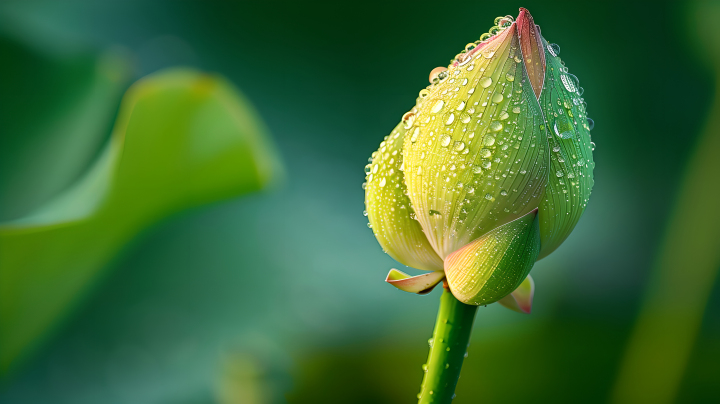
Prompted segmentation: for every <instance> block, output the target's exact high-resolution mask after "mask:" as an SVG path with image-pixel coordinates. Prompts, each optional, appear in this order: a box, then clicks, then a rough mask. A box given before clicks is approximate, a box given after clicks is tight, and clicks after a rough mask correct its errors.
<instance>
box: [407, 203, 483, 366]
mask: <svg viewBox="0 0 720 404" xmlns="http://www.w3.org/2000/svg"><path fill="white" fill-rule="evenodd" d="M485 199H487V200H488V201H492V199H493V197H492V195H490V194H485ZM416 366H417V365H416Z"/></svg>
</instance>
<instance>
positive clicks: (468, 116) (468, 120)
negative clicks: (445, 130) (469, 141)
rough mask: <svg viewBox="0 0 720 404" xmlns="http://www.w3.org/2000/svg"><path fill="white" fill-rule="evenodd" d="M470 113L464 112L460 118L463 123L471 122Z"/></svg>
mask: <svg viewBox="0 0 720 404" xmlns="http://www.w3.org/2000/svg"><path fill="white" fill-rule="evenodd" d="M470 119H471V118H470V115H467V114H464V115H463V117H462V119H461V120H460V121H461V122H462V123H469V122H470Z"/></svg>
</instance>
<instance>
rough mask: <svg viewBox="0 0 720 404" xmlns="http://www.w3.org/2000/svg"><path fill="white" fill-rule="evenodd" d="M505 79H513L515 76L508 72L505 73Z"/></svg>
mask: <svg viewBox="0 0 720 404" xmlns="http://www.w3.org/2000/svg"><path fill="white" fill-rule="evenodd" d="M505 80H507V81H515V76H514V75H512V74H511V73H508V74H506V75H505Z"/></svg>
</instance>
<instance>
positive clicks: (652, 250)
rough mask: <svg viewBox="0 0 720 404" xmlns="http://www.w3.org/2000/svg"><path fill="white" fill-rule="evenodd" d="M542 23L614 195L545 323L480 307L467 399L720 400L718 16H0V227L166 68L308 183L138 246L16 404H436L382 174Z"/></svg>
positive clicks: (157, 230)
mask: <svg viewBox="0 0 720 404" xmlns="http://www.w3.org/2000/svg"><path fill="white" fill-rule="evenodd" d="M519 6H523V7H526V8H528V9H529V10H530V11H531V12H532V14H533V16H534V18H535V21H536V23H538V24H539V25H540V26H541V27H542V34H543V36H544V37H545V38H546V39H547V40H548V41H549V42H554V43H557V44H559V45H560V47H561V57H562V58H563V60H564V61H565V63H566V65H567V66H568V67H569V69H570V72H571V73H573V74H575V75H576V76H578V77H579V79H580V85H581V86H582V87H584V88H585V94H584V98H585V100H586V101H587V103H588V111H589V114H590V116H591V117H592V118H593V119H594V121H595V129H594V130H593V132H592V134H593V141H594V142H595V143H596V144H597V148H596V150H595V160H596V164H597V166H596V167H597V169H596V171H595V175H596V177H595V189H594V192H593V196H592V199H591V201H590V203H589V205H588V208H587V211H586V213H585V215H584V217H583V219H582V220H581V221H580V224H579V225H578V227H577V228H576V230H575V232H574V233H573V235H572V236H571V237H570V238H569V239H568V240H567V241H566V242H565V244H564V245H563V246H562V247H561V248H560V249H559V250H558V251H557V252H555V253H554V254H552V255H551V256H550V257H548V258H546V259H544V260H542V261H541V262H539V263H538V264H537V265H536V266H535V268H534V269H533V271H532V275H533V277H534V279H535V282H536V287H537V289H536V294H535V301H534V307H533V313H532V315H530V316H524V315H519V314H517V313H514V312H510V311H508V310H506V309H503V308H502V307H499V306H498V305H491V306H488V307H487V308H481V309H480V310H479V311H478V316H477V318H476V322H475V329H474V332H473V337H472V342H471V346H470V350H469V357H468V358H467V359H466V362H465V366H464V369H463V373H462V376H461V379H460V382H459V385H458V390H457V399H456V400H455V402H458V403H474V402H485V403H515V402H524V403H527V402H552V403H577V402H587V403H595V402H598V403H599V402H608V401H611V400H613V401H615V402H683V403H706V402H718V401H720V315H718V309H720V293H718V292H719V291H720V289H719V288H718V287H717V285H715V283H716V277H715V275H716V272H717V270H718V269H719V266H720V264H719V263H718V262H717V257H716V256H715V255H713V254H716V253H717V251H718V250H720V238H718V237H716V236H717V233H716V232H715V231H716V230H714V229H716V228H720V220H718V217H717V216H718V215H720V213H719V212H715V209H713V207H715V208H717V206H720V196H719V195H718V191H717V188H718V179H717V178H718V176H719V175H720V163H718V162H716V161H715V160H720V159H717V158H715V157H714V152H715V151H716V150H718V149H720V147H715V146H719V145H718V142H719V141H718V139H720V125H718V124H717V123H714V122H713V121H712V120H711V118H709V117H711V116H720V111H718V110H719V109H720V107H718V105H717V104H716V101H715V97H716V89H715V81H716V80H715V79H716V77H719V76H720V52H719V51H718V49H720V47H719V46H718V44H720V27H718V26H717V24H716V23H714V21H716V20H715V17H720V5H718V4H717V2H711V1H695V2H682V1H666V2H655V3H652V6H648V3H646V2H641V1H606V2H577V1H575V2H572V1H554V2H550V1H544V2H543V1H526V2H522V3H517V2H490V1H457V2H428V1H414V2H391V1H363V2H313V3H304V2H292V1H278V2H275V1H268V2H245V1H241V2H220V1H217V2H213V1H202V2H201V1H193V2H190V1H120V0H118V1H63V2H57V1H7V0H5V1H2V2H1V3H0V61H1V63H0V77H2V79H1V81H0V88H1V93H0V102H1V103H2V104H1V105H0V131H1V132H0V148H1V150H0V170H1V171H2V172H1V173H0V188H1V189H2V191H1V192H3V193H2V194H0V221H9V220H13V219H17V218H20V217H22V216H23V215H26V214H28V213H29V212H31V211H33V210H34V209H36V208H37V207H39V206H41V205H42V204H43V202H46V201H47V200H49V199H50V198H51V197H52V196H54V195H57V194H58V193H59V192H61V191H62V190H63V189H66V188H67V187H68V186H70V185H71V184H72V183H73V182H74V181H75V180H76V179H77V178H79V176H80V175H81V173H82V172H83V171H85V170H87V169H88V167H90V166H91V164H92V162H93V161H94V160H95V158H97V156H98V155H100V153H101V150H103V146H104V145H106V144H107V142H108V141H109V139H110V134H111V128H112V127H113V122H115V119H116V114H117V112H118V109H119V105H120V97H121V95H122V94H123V93H124V92H125V90H127V89H128V87H129V86H130V84H131V83H132V82H134V81H135V80H138V79H139V78H141V77H144V76H146V75H148V74H151V73H154V72H156V71H158V70H160V69H164V68H167V67H176V66H186V67H192V68H196V69H199V70H202V71H208V72H213V73H219V74H221V75H222V76H224V77H226V78H227V79H228V80H229V81H230V82H232V83H233V84H234V85H235V86H237V87H238V88H239V89H240V90H241V91H242V92H243V94H244V96H245V97H246V98H247V99H249V100H250V102H251V103H252V104H253V105H254V106H255V109H257V111H258V113H259V116H260V117H261V118H262V120H263V121H264V125H265V126H267V127H268V129H269V132H270V133H271V135H272V138H273V142H274V143H275V144H276V145H277V149H278V150H279V155H280V157H279V158H280V159H281V160H282V164H283V165H284V167H285V175H284V176H277V178H276V181H275V182H274V185H272V186H270V187H269V188H267V189H266V190H265V191H263V192H261V193H253V194H250V195H245V196H242V197H235V198H231V199H229V200H225V201H223V202H220V203H213V204H211V205H206V206H203V207H201V208H193V209H191V210H184V211H183V212H182V213H176V214H173V215H171V216H170V217H169V218H164V219H163V220H161V221H160V223H159V224H156V225H153V226H149V227H145V228H143V230H142V231H139V233H138V234H137V235H136V236H135V237H132V238H129V239H128V240H126V241H123V245H122V248H121V249H120V250H119V252H118V253H117V254H115V255H114V259H112V260H111V261H110V262H109V263H107V264H104V265H103V266H102V268H100V269H99V270H98V272H97V274H96V275H95V276H94V277H93V278H92V281H91V282H89V284H88V285H87V287H85V288H83V290H82V292H81V293H78V297H77V298H76V300H77V301H76V303H74V304H72V305H71V308H72V310H70V311H68V313H69V314H67V315H63V316H60V317H61V319H60V320H58V322H57V324H56V325H55V326H53V327H50V328H48V330H47V331H45V333H44V335H43V337H42V341H41V342H42V343H37V344H33V349H31V352H30V353H28V354H26V355H24V356H23V359H22V361H21V362H18V363H17V364H15V365H14V366H13V367H12V368H11V370H10V371H8V372H7V373H6V374H5V375H4V376H3V378H2V381H1V382H0V401H1V402H3V403H8V404H10V403H72V404H81V403H221V404H224V403H276V402H286V401H288V402H291V403H340V402H341V403H404V402H413V401H414V397H415V394H417V392H418V391H419V384H420V380H421V378H422V370H421V365H422V364H423V363H424V361H425V358H426V355H427V349H428V346H427V342H426V340H427V339H428V338H429V337H430V336H431V332H432V326H433V322H434V319H435V314H436V310H437V305H438V297H439V291H435V292H433V293H431V294H430V295H428V296H424V297H420V296H415V295H410V294H407V293H402V292H399V291H398V290H396V289H394V288H392V287H390V286H389V285H386V284H384V283H383V282H382V280H383V279H384V276H385V274H386V273H387V271H388V269H389V268H391V267H397V266H398V264H397V263H396V262H394V261H393V260H392V259H391V258H390V257H388V256H387V255H385V254H383V253H382V250H381V248H380V247H379V245H378V244H377V242H376V240H375V238H374V237H373V235H372V232H371V230H370V229H368V228H367V225H366V223H367V221H366V218H364V217H363V215H362V211H363V208H364V201H363V199H364V192H363V190H362V189H361V187H360V185H361V183H362V182H363V178H364V173H363V167H364V165H365V164H366V161H367V158H368V157H369V155H370V153H371V152H372V151H374V150H375V149H376V147H377V145H378V144H379V142H380V141H381V139H382V138H383V136H385V135H386V134H388V133H389V131H390V130H391V129H392V128H393V127H394V126H395V124H396V123H397V122H398V120H399V119H400V117H401V116H402V114H403V113H404V112H406V111H407V110H408V109H409V108H410V107H412V105H413V103H414V100H415V97H416V96H417V92H418V91H419V90H420V89H421V88H423V87H424V86H426V85H427V77H428V73H429V71H430V70H431V69H432V68H434V67H436V66H444V65H447V63H448V61H449V60H450V58H451V57H452V56H453V55H455V54H456V53H457V52H458V51H459V50H460V49H462V48H463V46H464V45H465V44H466V43H468V42H471V41H473V40H475V39H477V38H478V37H479V35H480V34H482V33H483V32H486V31H487V29H488V28H489V27H490V26H491V25H492V21H493V19H494V18H495V17H496V16H501V15H506V14H512V15H516V14H517V9H518V7H519ZM108 77H109V79H107V78H108ZM713 111H715V112H717V114H714V113H713ZM55 127H59V128H61V129H59V130H47V128H55ZM98 134H99V135H98ZM695 150H700V152H702V151H705V152H707V153H709V154H708V156H710V157H707V156H706V157H705V160H703V158H702V157H703V155H702V153H700V152H696V151H695ZM707 153H706V154H707ZM698 156H700V157H698ZM698 161H699V162H698ZM239 164H240V163H239ZM688 167H689V168H688ZM693 181H694V182H693ZM688 184H690V185H688ZM693 184H700V185H697V186H696V187H695V188H693ZM236 194H237V193H236ZM141 196H142V195H138V197H141ZM176 211H177V209H175V210H173V211H172V212H168V213H175V212H176ZM687 215H689V216H687ZM693 215H694V216H693ZM673 223H675V225H673ZM677 223H680V224H677ZM682 224H684V225H685V227H683V226H682ZM716 224H717V226H715V225H716ZM668 226H670V227H668ZM678 226H679V227H678ZM668 228H669V229H670V230H667V229H668ZM683 231H686V232H687V233H683ZM673 237H675V238H680V239H681V240H684V241H686V242H687V243H688V244H689V245H691V246H694V247H695V248H696V250H692V251H690V247H688V248H685V247H676V248H675V249H674V250H673V246H678V245H680V244H678V243H677V242H676V241H675V239H674V238H673ZM2 248H7V246H2ZM673 251H674V252H673ZM663 253H665V254H666V255H668V256H663V255H662V254H663ZM690 253H692V254H691V258H697V260H696V261H688V260H687V259H685V260H683V254H690ZM703 254H704V255H703ZM663 257H664V258H663ZM82 258H83V255H82V254H80V253H79V255H78V257H77V259H78V260H81V259H82ZM673 260H674V261H673ZM665 262H680V263H682V265H669V264H668V265H665V266H663V263H665ZM6 264H7V263H3V262H0V265H6ZM0 270H2V271H7V270H8V268H7V267H6V266H3V267H1V268H0ZM686 279H690V281H688V282H687V284H684V283H683V282H684V280H686ZM668 283H669V284H671V285H679V289H678V290H672V288H670V291H669V292H667V293H666V289H667V288H664V286H663V285H667V284H668ZM693 299H695V300H693ZM691 301H692V302H694V303H693V304H690V303H689V302H691ZM658 302H660V303H658ZM686 303H687V304H686ZM663 304H665V305H666V306H667V308H665V306H663ZM669 311H672V315H667V316H666V315H665V313H667V312H669ZM648 313H650V314H648ZM643 316H645V317H643ZM638 318H646V320H647V319H648V318H649V320H647V321H646V322H645V323H647V324H650V325H647V324H646V325H647V326H646V327H644V328H643V326H639V325H637V324H640V323H638ZM688 319H690V320H688ZM693 319H696V320H697V321H695V320H693ZM691 320H692V321H691ZM653 321H655V322H654V323H653ZM693 321H694V322H693ZM645 323H642V324H645ZM653 324H654V325H653ZM638 330H640V331H638ZM642 330H646V331H642ZM647 330H650V331H647ZM653 330H654V331H653ZM678 330H680V331H678ZM693 330H697V333H695V332H694V331H693ZM655 331H657V332H655ZM685 331H687V332H686V334H687V335H686V334H682V333H683V332H685ZM676 334H677V338H675V336H676ZM680 334H682V335H680ZM654 336H658V338H660V339H658V340H654V339H652V338H653V337H654ZM662 338H665V340H662ZM631 341H634V342H631ZM648 346H650V347H657V348H658V349H656V350H654V351H652V356H651V359H653V360H657V364H656V363H655V362H653V360H651V361H648V360H647V357H646V356H643V355H646V353H644V352H645V351H643V347H648ZM638 347H639V348H638ZM636 348H637V349H636ZM665 357H673V358H676V359H677V358H679V359H677V360H674V361H668V362H663V358H665ZM633 358H634V359H633ZM637 363H640V364H641V365H637ZM642 364H646V365H648V366H650V369H651V371H650V372H644V370H647V369H643V368H642ZM664 365H667V366H666V367H668V369H669V370H668V369H666V371H665V370H663V369H664V368H663V366H664ZM653 369H654V371H656V373H657V374H655V373H653V371H652V370H653ZM657 383H660V384H664V385H668V386H670V387H668V389H667V391H664V392H663V389H662V388H661V389H659V391H661V393H658V394H660V395H661V396H658V397H654V398H652V399H649V398H647V396H643V393H642V392H643V391H644V390H643V389H647V388H648V386H651V387H652V386H653V385H654V384H657ZM633 394H638V397H640V398H638V399H637V400H634V401H633V400H630V401H628V400H629V398H628V397H632V396H633ZM642 397H646V399H645V400H644V399H643V398H642Z"/></svg>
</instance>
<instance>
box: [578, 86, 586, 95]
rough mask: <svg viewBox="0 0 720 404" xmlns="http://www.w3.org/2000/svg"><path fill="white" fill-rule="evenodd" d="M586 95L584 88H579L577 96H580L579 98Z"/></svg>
mask: <svg viewBox="0 0 720 404" xmlns="http://www.w3.org/2000/svg"><path fill="white" fill-rule="evenodd" d="M584 93H585V89H584V88H582V87H578V90H577V95H578V96H581V95H583V94H584Z"/></svg>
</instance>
